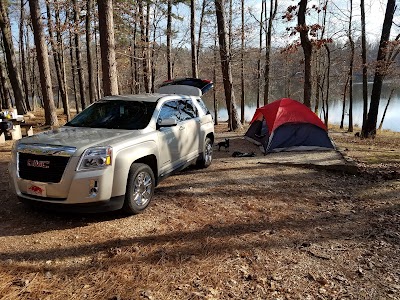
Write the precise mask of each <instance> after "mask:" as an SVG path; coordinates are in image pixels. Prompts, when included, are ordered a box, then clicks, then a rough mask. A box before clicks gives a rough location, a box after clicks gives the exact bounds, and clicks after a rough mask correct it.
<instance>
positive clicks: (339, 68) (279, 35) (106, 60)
mask: <svg viewBox="0 0 400 300" xmlns="http://www.w3.org/2000/svg"><path fill="white" fill-rule="evenodd" d="M377 1H378V0H377ZM249 2H251V4H252V5H250V4H249ZM372 2H373V1H370V2H369V3H366V4H364V1H363V0H361V2H359V1H340V0H319V1H305V0H302V1H299V2H298V3H297V2H296V1H295V2H294V1H278V0H260V1H258V2H257V1H244V0H227V1H225V0H215V1H212V0H197V1H195V0H147V1H144V0H114V1H111V0H102V1H94V0H87V1H80V0H73V1H64V0H46V1H26V0H20V1H17V0H13V1H11V0H10V1H5V0H1V1H0V10H1V11H0V16H1V18H0V27H1V36H2V39H1V44H2V45H1V49H2V51H1V53H2V55H1V57H0V66H1V68H0V69H1V70H0V74H1V76H0V77H1V78H0V79H1V80H0V96H1V99H2V101H1V107H2V108H3V109H4V108H9V107H10V106H14V105H15V106H16V107H17V108H18V112H19V113H26V112H27V111H31V110H33V109H34V108H35V107H44V109H45V111H46V122H47V123H48V124H49V125H55V124H56V123H57V120H55V118H56V115H55V114H53V115H52V112H51V111H52V110H54V109H55V108H56V107H60V108H61V107H62V108H64V113H65V114H66V115H67V119H69V118H70V110H71V109H75V110H76V111H77V112H79V111H81V110H82V108H85V107H86V106H87V105H89V104H90V103H92V102H93V101H95V100H96V99H99V98H101V97H102V96H103V95H108V94H117V93H118V94H127V93H132V94H135V93H143V92H146V93H149V92H156V91H157V86H158V85H159V84H160V83H161V82H162V81H164V80H167V79H173V78H179V77H200V78H207V79H211V80H213V81H214V82H215V89H214V94H213V95H211V96H210V97H212V98H213V102H214V111H215V112H216V113H217V112H218V109H217V107H218V106H226V107H227V109H228V113H229V116H231V117H230V118H229V120H230V123H229V126H230V129H236V128H238V127H239V126H240V125H241V123H244V116H243V115H241V116H238V115H237V112H236V107H237V105H240V106H241V107H244V105H245V104H246V103H247V102H248V101H252V102H254V100H255V101H256V103H257V107H258V106H261V105H264V104H266V103H268V102H271V101H273V100H275V99H277V98H278V97H283V96H284V97H292V98H294V99H297V100H299V101H301V102H304V103H305V104H306V105H307V106H309V107H310V108H311V109H312V110H314V111H315V112H316V113H317V114H318V115H321V114H322V115H323V119H324V121H325V123H326V124H328V123H329V103H330V100H331V99H338V98H341V99H343V116H342V125H341V126H343V118H344V117H345V114H344V111H345V110H347V111H348V112H349V114H348V116H346V117H348V118H349V122H348V123H349V128H348V130H349V131H353V122H352V111H351V107H352V101H353V97H352V95H353V92H352V86H353V84H354V82H367V81H368V80H369V81H374V86H377V87H379V84H380V89H382V85H383V84H385V85H390V90H391V91H392V93H394V92H395V91H396V89H397V88H398V87H399V85H398V82H399V77H400V72H399V71H400V70H399V57H398V53H399V51H400V42H399V38H400V34H399V33H400V27H399V21H400V20H399V17H398V15H399V13H398V12H399V11H398V9H399V8H398V7H397V6H396V5H395V4H396V3H395V2H396V1H395V0H388V1H380V2H382V3H381V6H382V7H383V12H382V14H385V17H386V16H387V18H385V20H384V21H385V22H386V23H385V24H386V25H385V24H382V25H384V26H383V30H382V34H380V37H376V38H372V39H368V36H367V34H368V32H367V33H365V23H364V22H365V14H364V20H363V18H362V16H363V13H362V12H363V9H361V14H360V12H359V9H360V8H363V7H364V9H365V8H368V4H371V3H372ZM378 2H379V1H378ZM385 9H386V13H385ZM33 12H36V16H35V13H33ZM218 12H220V14H218ZM390 16H391V18H390ZM110 18H111V20H110ZM110 22H111V23H110ZM366 22H367V23H368V20H366ZM389 23H390V27H389V28H388V25H389ZM38 25H39V27H38ZM382 25H381V26H382ZM35 26H36V27H35ZM38 33H41V36H40V37H38V35H39V34H38ZM363 33H364V34H363ZM102 34H103V36H102ZM379 38H380V40H379ZM102 40H103V41H107V43H105V42H103V45H102V43H101V41H102ZM40 44H41V45H42V46H41V47H40V46H39V45H40ZM38 50H39V51H38ZM40 51H42V52H43V53H42V55H40V54H38V53H39V52H40ZM105 53H108V54H110V53H111V56H107V54H105ZM113 55H114V57H113ZM110 57H111V60H110ZM46 60H47V61H48V62H47V63H46ZM46 65H48V70H47V71H42V69H43V68H42V67H43V66H46ZM221 67H222V70H223V71H224V70H225V71H226V72H227V73H226V74H223V73H222V72H221ZM113 68H115V70H114V69H113ZM110 70H111V71H110ZM43 72H44V73H46V72H47V73H48V75H47V77H46V76H45V77H46V78H43V77H42V75H43V76H44V75H45V74H43ZM110 78H111V80H109V79H110ZM384 79H385V81H384ZM375 80H377V85H375ZM46 87H47V90H46ZM230 88H233V89H232V91H229V92H227V90H228V89H230ZM374 92H375V93H374ZM365 95H368V93H364V116H363V120H364V122H363V133H364V135H365V137H368V136H370V135H372V136H374V135H375V131H376V121H377V120H376V116H374V114H375V113H376V115H377V111H378V107H379V100H380V96H381V95H380V91H378V90H377V88H375V91H374V88H373V91H372V95H371V98H369V97H368V96H365ZM235 96H236V97H235ZM222 99H223V100H222ZM49 101H50V102H53V104H51V103H49ZM389 102H390V97H389V101H388V104H389ZM236 103H237V104H236ZM368 109H369V112H370V113H371V116H369V115H367V111H368ZM381 109H382V108H381ZM389 109H390V107H389ZM241 111H242V112H243V111H244V109H241ZM371 111H372V112H371ZM51 115H52V117H51ZM374 118H375V120H374ZM367 119H369V120H370V123H371V124H370V126H369V128H367V127H366V125H367V122H366V121H367ZM216 120H217V118H216ZM364 127H365V130H364Z"/></svg>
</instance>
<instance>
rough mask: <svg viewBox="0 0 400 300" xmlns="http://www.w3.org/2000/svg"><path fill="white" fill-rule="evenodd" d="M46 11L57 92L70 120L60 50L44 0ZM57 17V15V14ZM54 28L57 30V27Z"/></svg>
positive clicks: (47, 5)
mask: <svg viewBox="0 0 400 300" xmlns="http://www.w3.org/2000/svg"><path fill="white" fill-rule="evenodd" d="M46 11H47V22H48V26H47V28H48V31H49V40H50V44H51V48H52V49H53V58H54V64H55V69H56V75H57V82H58V90H59V93H60V94H61V99H62V103H63V108H64V114H65V115H66V116H67V120H68V121H69V120H70V117H71V116H70V113H69V103H68V95H67V89H66V85H65V82H64V77H63V72H62V63H61V61H60V59H61V56H60V50H59V47H58V44H56V43H55V42H54V36H53V22H52V17H51V13H50V4H49V1H46ZM55 11H56V14H58V11H59V9H58V7H56V8H55ZM58 18H59V16H58ZM56 30H59V28H57V29H56Z"/></svg>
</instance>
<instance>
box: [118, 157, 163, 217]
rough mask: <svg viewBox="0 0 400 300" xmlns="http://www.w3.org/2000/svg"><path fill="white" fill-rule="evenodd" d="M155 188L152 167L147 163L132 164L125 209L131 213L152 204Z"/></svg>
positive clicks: (139, 211)
mask: <svg viewBox="0 0 400 300" xmlns="http://www.w3.org/2000/svg"><path fill="white" fill-rule="evenodd" d="M154 188H155V180H154V174H153V171H152V169H151V168H150V167H149V166H148V165H146V164H136V163H134V164H132V166H131V169H130V171H129V176H128V182H127V186H126V194H125V203H124V207H123V209H124V210H125V211H126V212H127V213H129V214H138V213H141V212H142V211H143V210H144V209H145V208H146V207H147V206H148V205H149V204H150V201H151V199H152V198H153V194H154Z"/></svg>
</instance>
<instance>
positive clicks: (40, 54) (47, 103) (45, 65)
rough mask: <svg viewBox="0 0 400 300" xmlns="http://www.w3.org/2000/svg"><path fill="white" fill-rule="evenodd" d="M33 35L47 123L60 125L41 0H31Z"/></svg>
mask: <svg viewBox="0 0 400 300" xmlns="http://www.w3.org/2000/svg"><path fill="white" fill-rule="evenodd" d="M29 8H30V11H31V19H32V27H33V35H34V39H35V45H36V54H37V60H38V66H39V75H40V85H41V90H42V97H43V104H44V112H45V119H46V125H50V126H58V125H59V124H58V119H57V112H56V107H55V105H54V98H53V90H52V84H51V75H50V65H49V58H48V54H47V45H46V40H45V38H44V33H43V25H42V19H41V17H40V7H39V1H36V0H30V1H29Z"/></svg>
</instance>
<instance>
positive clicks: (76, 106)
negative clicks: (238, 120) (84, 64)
mask: <svg viewBox="0 0 400 300" xmlns="http://www.w3.org/2000/svg"><path fill="white" fill-rule="evenodd" d="M67 17H68V16H67ZM69 57H70V60H71V73H72V74H71V75H72V90H73V95H74V103H75V109H76V113H79V111H80V109H79V103H78V97H77V92H76V66H75V59H74V47H73V35H72V28H71V26H70V27H69Z"/></svg>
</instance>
